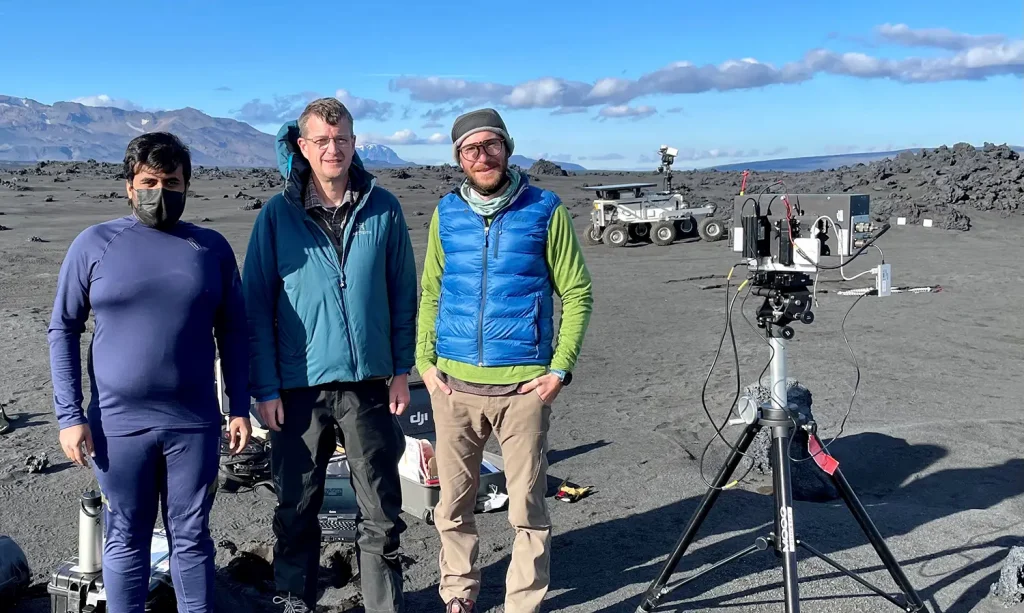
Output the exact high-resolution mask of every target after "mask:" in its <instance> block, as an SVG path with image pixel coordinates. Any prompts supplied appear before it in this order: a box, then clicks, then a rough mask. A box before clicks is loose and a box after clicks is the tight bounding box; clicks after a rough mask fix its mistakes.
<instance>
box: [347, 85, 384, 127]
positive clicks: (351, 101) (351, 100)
mask: <svg viewBox="0 0 1024 613" xmlns="http://www.w3.org/2000/svg"><path fill="white" fill-rule="evenodd" d="M334 97H335V98H337V99H338V100H339V101H340V102H341V103H342V104H344V105H345V108H347V109H348V112H350V113H352V117H353V118H354V119H356V120H359V119H376V120H378V121H387V120H388V119H389V118H390V117H391V112H392V111H393V110H394V104H392V103H390V102H381V101H380V100H372V99H370V98H359V97H357V96H353V95H352V94H351V93H349V91H348V90H345V89H339V90H338V91H336V92H334Z"/></svg>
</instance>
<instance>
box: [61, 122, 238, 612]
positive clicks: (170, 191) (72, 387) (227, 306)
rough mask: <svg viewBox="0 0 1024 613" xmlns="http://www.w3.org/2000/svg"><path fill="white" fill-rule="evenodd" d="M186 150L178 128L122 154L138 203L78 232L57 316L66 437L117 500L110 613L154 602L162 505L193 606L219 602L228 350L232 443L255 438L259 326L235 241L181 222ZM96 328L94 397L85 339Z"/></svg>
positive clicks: (66, 445) (110, 500) (183, 595)
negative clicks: (216, 525)
mask: <svg viewBox="0 0 1024 613" xmlns="http://www.w3.org/2000/svg"><path fill="white" fill-rule="evenodd" d="M191 172H192V167H191V161H190V154H189V151H188V148H187V147H185V146H184V145H183V144H182V143H181V141H179V140H178V139H177V138H176V137H174V136H173V135H171V134H167V133H150V134H145V135H142V136H139V137H137V138H136V139H134V140H133V141H132V142H131V143H129V145H128V149H127V152H126V154H125V159H124V174H125V177H126V189H127V192H128V198H129V201H130V203H131V213H130V214H129V215H127V216H125V217H121V218H119V219H114V220H111V221H107V222H103V223H99V224H97V225H94V226H91V227H89V228H86V229H85V230H84V231H83V232H82V233H81V234H79V235H78V236H77V237H76V238H75V240H74V241H73V242H72V244H71V246H70V248H69V249H68V253H67V256H66V258H65V259H64V263H63V264H62V265H61V269H60V277H59V279H58V282H57V292H56V299H55V301H54V308H53V316H52V319H51V320H50V328H49V334H48V338H49V344H50V367H51V370H52V378H53V391H54V395H53V399H54V407H55V410H56V413H57V421H58V423H59V426H60V443H61V447H62V448H63V450H64V453H65V454H67V456H68V458H70V459H71V460H72V461H74V462H75V463H76V464H80V465H83V466H87V465H88V464H89V461H88V459H87V458H86V456H89V457H91V458H92V464H93V469H94V472H95V474H96V479H97V481H98V482H99V485H100V489H101V490H102V492H103V496H104V499H105V501H106V507H105V517H104V518H105V532H106V543H105V545H104V548H103V560H102V562H103V582H104V585H105V588H106V594H107V610H108V611H110V613H142V611H144V609H145V601H146V597H147V595H148V592H149V576H150V562H149V554H150V542H151V539H152V537H153V528H154V525H155V522H156V514H157V508H158V504H159V505H160V507H162V510H163V523H164V526H165V528H166V529H167V534H168V540H169V542H170V545H171V566H170V570H171V578H172V581H173V583H174V588H175V593H176V596H177V601H178V611H179V612H181V613H186V612H188V613H204V612H207V611H211V610H212V609H213V590H214V585H213V579H214V546H213V541H212V540H211V537H210V533H209V519H208V518H209V513H210V508H211V506H212V504H213V494H214V492H215V491H216V484H217V473H218V466H219V456H220V437H221V423H222V420H223V416H222V415H221V412H220V406H219V399H218V396H217V390H216V382H215V376H214V360H215V357H216V353H217V351H219V352H220V357H221V365H222V370H223V373H224V378H225V387H226V391H227V394H228V397H229V399H230V403H229V405H230V408H229V414H230V421H229V425H228V433H229V438H230V439H231V444H230V451H231V452H232V453H237V452H238V451H240V450H241V449H243V448H244V447H245V444H246V443H247V442H248V439H249V436H250V432H251V428H250V424H249V418H248V415H249V390H248V366H249V364H248V361H249V353H248V352H249V349H248V331H247V325H246V319H245V307H244V304H243V299H242V288H241V281H240V279H239V273H238V268H237V264H236V261H235V256H234V252H233V251H232V249H231V246H230V245H229V244H228V242H227V241H226V240H225V239H224V237H223V236H221V235H220V234H219V233H217V232H215V231H213V230H210V229H206V228H201V227H198V226H196V225H193V224H191V223H186V222H182V221H179V218H180V217H181V214H182V212H183V210H184V205H185V197H186V194H187V190H188V185H189V180H190V178H191ZM90 311H91V312H92V313H93V315H94V317H95V331H94V333H93V338H92V344H91V345H90V351H89V360H88V373H89V379H90V383H91V385H90V387H91V395H90V398H89V402H88V405H87V406H84V407H83V402H84V399H83V392H82V367H81V360H80V357H79V356H80V351H81V348H80V339H81V335H82V333H84V332H85V331H86V327H85V325H86V321H87V320H88V318H89V313H90Z"/></svg>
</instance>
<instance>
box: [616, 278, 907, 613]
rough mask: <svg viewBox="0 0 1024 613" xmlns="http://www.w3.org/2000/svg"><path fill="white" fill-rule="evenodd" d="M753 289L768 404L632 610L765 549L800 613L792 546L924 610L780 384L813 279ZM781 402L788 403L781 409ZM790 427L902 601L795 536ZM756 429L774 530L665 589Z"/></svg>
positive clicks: (640, 610) (756, 282) (805, 315)
mask: <svg viewBox="0 0 1024 613" xmlns="http://www.w3.org/2000/svg"><path fill="white" fill-rule="evenodd" d="M751 284H752V285H753V286H754V288H753V289H752V293H754V294H755V295H758V296H764V297H765V300H764V303H763V304H762V306H761V308H760V309H759V310H758V314H757V319H758V327H762V328H765V329H766V331H767V335H768V341H769V344H770V345H771V347H772V350H773V353H772V361H771V374H772V386H771V402H770V403H769V404H765V405H762V406H761V407H759V409H758V410H756V411H752V412H751V414H749V415H745V416H744V415H741V417H744V418H745V419H744V421H746V422H747V424H748V425H747V427H746V429H745V430H744V431H743V434H741V435H740V438H739V441H738V442H737V444H736V446H735V447H734V448H733V449H732V451H731V452H730V454H729V457H728V458H727V459H726V461H725V464H724V465H723V466H722V468H721V470H720V471H719V472H718V475H717V476H716V477H715V480H714V482H713V483H712V484H711V485H712V487H710V488H709V489H708V491H707V493H706V494H705V495H704V498H703V499H702V500H701V502H700V504H699V505H698V507H697V510H696V512H695V513H694V515H693V517H692V518H691V519H690V523H689V524H688V525H687V526H686V529H685V530H684V531H683V534H682V535H681V536H680V538H679V541H678V543H677V544H676V548H675V550H674V551H673V552H672V555H671V556H669V559H668V560H667V561H666V562H665V565H664V566H663V567H662V569H661V572H660V573H659V574H658V577H657V578H656V579H655V580H654V581H653V582H652V583H651V585H650V586H649V587H648V588H647V592H646V593H645V594H644V597H643V601H642V602H641V603H640V606H639V607H637V610H636V611H637V613H647V612H649V611H651V610H652V609H653V608H654V607H656V606H658V603H659V602H660V601H661V599H662V598H664V597H665V596H666V595H668V594H669V593H670V592H672V591H674V590H675V589H677V588H679V587H681V586H683V585H686V584H687V583H690V582H691V581H694V580H695V579H697V578H698V577H701V576H703V575H704V574H706V573H708V572H711V571H713V570H715V569H717V568H719V567H721V566H724V565H725V564H728V563H729V562H733V561H735V560H738V559H740V558H742V557H744V556H747V555H749V554H751V553H754V552H756V551H765V550H767V549H768V547H769V546H770V547H772V548H773V549H774V550H775V553H776V555H777V556H779V557H781V558H782V579H783V585H784V588H785V605H786V608H785V611H786V613H799V611H800V590H799V586H798V581H799V577H798V574H797V559H796V548H797V547H803V548H804V549H806V550H807V551H809V552H810V553H811V554H813V555H814V556H816V557H818V558H820V559H822V560H823V561H825V562H826V563H828V564H830V565H831V566H833V567H834V568H836V569H838V570H839V571H840V572H842V573H843V574H845V575H846V576H848V577H850V578H852V579H854V580H855V581H857V582H858V583H860V584H861V585H863V586H864V587H866V588H868V589H869V590H871V591H873V592H875V593H876V594H878V595H879V596H882V597H883V598H885V599H886V600H888V601H890V602H892V603H893V604H895V605H896V606H898V607H900V608H902V609H903V610H904V611H907V612H908V613H915V612H918V611H923V610H924V603H923V602H922V601H921V598H920V597H919V596H918V595H917V592H916V591H915V590H914V587H913V586H912V585H911V584H910V581H909V580H908V579H907V577H906V575H905V574H904V573H903V570H902V569H901V568H900V565H899V563H898V562H897V561H896V559H895V558H894V557H893V555H892V553H891V552H890V551H889V548H888V547H887V546H886V544H885V541H884V539H883V538H882V535H881V534H879V532H878V529H877V528H875V525H874V523H873V522H872V521H871V518H870V517H869V516H868V513H867V511H866V510H865V509H864V506H863V505H862V504H861V503H860V500H858V499H857V495H856V494H855V493H854V491H853V489H852V488H851V487H850V484H849V483H848V482H847V481H846V478H845V477H844V476H843V473H842V471H840V470H839V468H838V464H837V463H836V462H835V461H834V460H833V459H832V458H831V457H830V456H828V454H826V453H825V452H824V451H821V450H820V449H817V448H813V446H814V445H818V447H819V448H820V441H819V440H818V438H817V435H816V434H815V432H816V426H815V424H814V422H813V421H812V420H809V419H807V418H806V417H805V416H803V415H802V414H801V413H799V412H798V411H796V410H795V408H794V407H791V406H789V403H788V400H787V382H786V340H788V339H791V338H793V334H794V332H793V329H792V328H791V327H789V323H791V322H793V321H801V322H803V323H806V324H809V323H811V322H812V321H813V320H814V315H813V313H812V312H811V298H810V292H809V290H808V287H809V286H810V284H811V279H810V278H809V277H808V276H807V275H805V274H803V273H793V272H760V273H757V275H756V276H755V277H754V278H753V279H752V282H751ZM776 329H778V331H776ZM783 402H785V403H786V404H782V403H783ZM794 427H796V428H800V429H803V430H805V431H806V432H807V434H808V438H809V440H810V441H811V443H812V454H815V455H814V461H815V462H816V463H817V465H818V466H819V467H820V468H821V469H822V470H824V471H825V472H826V473H828V474H829V475H830V477H831V480H832V483H833V484H834V485H835V487H836V490H838V492H839V494H840V496H841V497H842V499H843V502H845V503H846V506H847V507H848V508H849V509H850V512H851V513H852V514H853V516H854V518H855V519H856V520H857V523H858V524H860V527H861V529H862V530H863V531H864V534H865V535H866V536H867V538H868V541H870V542H871V545H872V547H874V549H875V552H876V553H877V554H878V556H879V558H881V560H882V563H883V564H884V565H885V568H886V569H887V570H888V571H889V574H890V575H891V576H892V578H893V580H894V581H895V582H896V585H898V586H899V587H900V589H901V590H902V591H903V594H904V598H905V599H904V600H903V601H901V600H899V599H897V598H895V597H893V596H891V595H890V594H888V593H886V592H884V591H882V590H881V589H880V588H878V587H876V586H874V585H872V584H871V583H868V581H867V580H865V579H864V578H862V577H860V576H859V575H857V574H856V573H854V572H853V571H851V570H848V569H847V568H845V567H843V566H842V565H840V564H839V563H838V562H836V561H834V560H832V559H830V558H829V557H828V556H826V555H825V554H823V553H821V552H820V551H818V550H816V549H815V548H814V547H812V546H810V545H808V544H807V543H805V542H803V541H801V540H800V539H798V538H797V537H796V530H795V525H794V523H793V490H792V482H791V472H790V459H789V452H788V445H789V440H790V436H791V434H792V429H793V428H794ZM761 428H770V429H771V438H772V444H771V449H772V450H771V460H772V480H773V483H774V491H775V529H774V530H773V531H772V532H771V533H769V534H768V535H767V536H763V537H758V538H757V539H756V540H755V541H754V544H753V545H751V546H750V547H747V548H746V549H743V550H742V551H739V552H736V553H734V554H733V555H731V556H729V557H727V558H725V559H723V560H721V561H719V562H717V563H715V564H713V565H712V566H711V567H710V568H707V569H706V570H703V571H701V572H699V573H696V574H695V575H693V576H691V577H687V578H686V579H683V580H680V581H677V582H675V583H672V584H669V583H668V580H669V579H670V578H671V576H672V574H673V573H674V572H675V568H676V565H678V564H679V560H680V559H681V558H682V557H683V554H684V553H686V550H687V548H688V547H689V546H690V543H691V542H692V541H693V539H694V537H695V536H696V534H697V531H698V530H699V529H700V526H701V523H703V521H704V519H705V518H706V517H707V515H708V513H709V512H710V511H711V507H712V506H713V505H714V504H715V500H717V499H718V495H719V494H720V493H721V491H722V488H724V487H725V485H726V484H727V483H729V481H730V479H731V478H732V474H733V472H734V471H735V470H736V467H737V466H738V465H739V463H740V460H741V458H742V457H743V454H744V453H746V451H747V448H748V447H749V446H750V444H751V442H753V440H754V437H755V436H757V433H758V432H759V431H760V430H761Z"/></svg>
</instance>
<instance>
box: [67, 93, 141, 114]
mask: <svg viewBox="0 0 1024 613" xmlns="http://www.w3.org/2000/svg"><path fill="white" fill-rule="evenodd" d="M71 102H77V103H79V104H84V105H85V106H96V107H113V108H116V109H122V110H125V111H144V110H146V109H144V108H142V107H141V106H139V105H137V104H135V103H134V102H132V101H131V100H125V99H124V98H111V97H110V96H108V95H107V94H100V95H98V96H82V97H80V98H73V99H72V100H71Z"/></svg>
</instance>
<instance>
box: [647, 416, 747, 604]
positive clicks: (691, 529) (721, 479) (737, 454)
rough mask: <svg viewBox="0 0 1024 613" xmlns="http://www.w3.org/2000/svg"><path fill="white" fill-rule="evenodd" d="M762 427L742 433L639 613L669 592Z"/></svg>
mask: <svg viewBox="0 0 1024 613" xmlns="http://www.w3.org/2000/svg"><path fill="white" fill-rule="evenodd" d="M760 429H761V426H760V425H759V424H758V423H757V422H754V423H752V424H750V425H749V426H747V428H746V429H745V430H744V431H743V434H741V435H740V439H739V441H738V442H737V445H736V448H735V449H733V450H732V451H731V452H730V453H729V457H728V458H726V460H725V464H723V465H722V468H721V469H720V470H719V471H718V475H716V476H715V480H714V481H712V483H711V487H710V488H708V491H707V493H706V494H704V498H703V499H702V500H701V501H700V504H699V505H698V506H697V510H696V511H695V512H694V514H693V517H692V518H690V523H689V524H687V526H686V529H685V530H684V531H683V533H682V535H681V536H680V537H679V541H678V542H677V543H676V548H675V549H674V550H673V551H672V555H670V556H669V558H668V560H667V561H666V562H665V564H664V566H662V568H661V571H660V572H659V574H658V577H657V578H656V579H655V580H654V581H653V582H651V585H650V586H649V587H648V588H647V591H646V592H645V593H644V597H643V600H642V601H641V602H640V606H639V607H637V610H636V613H647V612H649V611H650V610H651V609H653V608H654V607H656V606H658V602H660V601H661V599H662V598H663V597H664V596H665V595H666V594H667V593H668V592H669V590H666V589H664V588H665V584H666V583H668V580H669V578H671V577H672V573H674V572H675V569H676V566H677V565H678V564H679V560H680V559H681V558H682V557H683V554H685V553H686V550H687V548H688V547H689V546H690V543H692V542H693V538H694V537H695V536H696V535H697V531H698V530H700V525H701V524H702V523H703V522H704V519H705V518H706V517H707V516H708V513H709V512H710V511H711V507H712V506H713V505H714V504H715V500H717V499H718V495H719V494H721V493H722V488H723V487H725V485H726V484H727V483H728V482H729V479H731V478H732V473H733V472H734V471H735V470H736V467H737V466H739V463H740V460H741V459H742V458H743V454H744V453H746V451H747V448H748V447H750V443H751V442H753V440H754V437H755V436H757V432H758V431H759V430H760Z"/></svg>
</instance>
